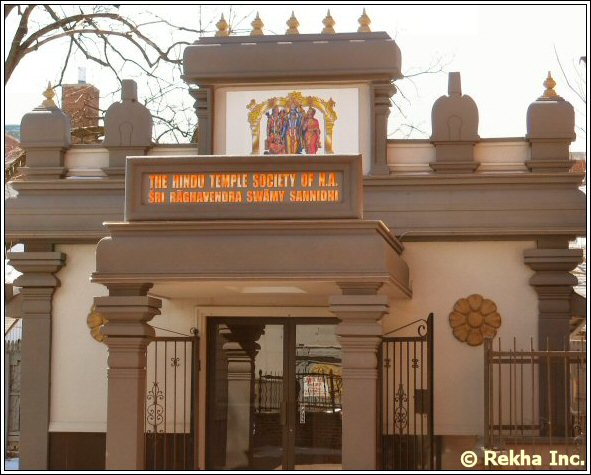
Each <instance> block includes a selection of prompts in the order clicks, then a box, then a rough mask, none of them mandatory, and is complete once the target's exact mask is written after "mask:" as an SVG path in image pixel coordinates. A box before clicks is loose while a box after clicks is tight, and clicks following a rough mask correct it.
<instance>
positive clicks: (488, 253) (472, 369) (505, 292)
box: [383, 241, 538, 435]
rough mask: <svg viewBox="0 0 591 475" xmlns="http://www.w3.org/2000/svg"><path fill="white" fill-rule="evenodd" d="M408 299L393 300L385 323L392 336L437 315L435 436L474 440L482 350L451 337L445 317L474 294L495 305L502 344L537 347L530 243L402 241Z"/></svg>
mask: <svg viewBox="0 0 591 475" xmlns="http://www.w3.org/2000/svg"><path fill="white" fill-rule="evenodd" d="M404 246H405V250H404V253H403V257H404V259H405V260H406V262H407V263H408V265H409V268H410V272H411V284H412V290H413V297H412V299H411V300H395V301H392V302H391V304H390V305H391V307H390V314H389V315H388V316H387V317H385V318H384V320H383V325H384V331H385V332H389V331H390V330H393V329H395V328H398V327H400V326H402V325H404V324H406V323H409V322H411V321H413V320H415V319H418V318H426V317H427V315H428V314H429V313H430V312H433V313H434V315H435V325H434V327H435V329H434V333H435V342H434V351H435V353H434V358H435V361H434V366H435V383H434V384H435V433H436V434H449V435H477V434H481V433H482V430H483V404H484V403H483V400H484V399H483V398H484V396H483V374H484V370H483V358H484V356H483V355H484V353H483V352H484V349H483V346H477V347H471V346H468V345H467V344H466V343H462V342H460V341H458V340H456V338H455V337H454V336H453V334H452V330H451V327H450V326H449V320H448V318H449V314H450V312H451V311H452V308H453V305H454V303H455V302H456V301H457V300H458V299H460V298H462V297H467V296H468V295H470V294H473V293H479V294H481V295H482V296H483V297H485V298H488V299H491V300H493V301H494V302H495V303H496V304H497V308H498V311H499V313H500V315H501V319H502V324H501V327H500V329H499V331H498V332H497V336H500V337H501V339H502V341H504V346H505V345H509V344H512V342H513V337H516V338H517V347H518V349H519V348H520V347H522V348H524V349H525V348H529V343H530V336H533V337H534V345H536V343H537V338H536V336H537V319H538V316H537V315H538V299H537V295H536V293H535V291H534V290H533V288H532V287H531V286H530V285H529V283H528V280H529V278H530V277H531V276H532V275H533V271H532V270H531V269H529V267H527V266H526V265H524V264H523V251H524V250H525V249H528V248H533V247H535V243H534V242H525V241H524V242H438V243H413V242H409V243H404Z"/></svg>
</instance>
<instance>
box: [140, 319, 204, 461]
mask: <svg viewBox="0 0 591 475" xmlns="http://www.w3.org/2000/svg"><path fill="white" fill-rule="evenodd" d="M193 330H194V329H192V330H191V333H193V336H177V337H163V336H159V337H156V338H154V340H153V341H152V342H150V344H149V345H148V353H147V356H148V364H147V375H146V417H145V436H146V454H145V457H146V458H145V460H146V470H195V469H198V464H199V461H198V445H197V442H198V438H197V434H198V419H197V414H198V413H199V412H198V409H199V408H198V401H199V398H198V389H199V388H198V381H199V336H198V335H197V332H196V331H193Z"/></svg>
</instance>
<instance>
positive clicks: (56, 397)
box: [49, 244, 195, 432]
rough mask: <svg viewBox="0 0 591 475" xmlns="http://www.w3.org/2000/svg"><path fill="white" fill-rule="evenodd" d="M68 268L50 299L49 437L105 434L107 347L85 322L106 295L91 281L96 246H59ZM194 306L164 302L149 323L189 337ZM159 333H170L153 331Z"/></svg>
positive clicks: (177, 301)
mask: <svg viewBox="0 0 591 475" xmlns="http://www.w3.org/2000/svg"><path fill="white" fill-rule="evenodd" d="M57 250H58V251H60V252H63V253H65V254H66V265H65V266H64V267H63V268H62V269H61V270H60V271H59V273H58V274H57V277H58V278H59V280H60V282H61V286H60V287H59V288H58V289H57V291H56V293H55V296H54V299H53V322H52V361H51V413H50V427H49V430H50V431H52V432H104V431H105V430H106V420H107V347H106V346H105V345H104V344H103V343H99V342H97V341H96V340H94V339H93V338H92V337H91V336H90V331H89V329H88V327H87V325H86V317H87V316H88V313H89V312H90V308H91V306H92V303H93V299H94V297H98V296H103V295H107V294H108V292H107V289H106V287H104V286H103V285H99V284H93V283H91V282H90V280H89V279H90V274H91V273H92V272H93V271H94V269H95V246H94V245H92V244H88V245H80V244H77V245H74V244H72V245H61V246H57ZM194 315H195V312H194V304H193V303H192V302H190V301H187V300H163V303H162V315H159V316H157V317H155V318H154V319H153V320H152V322H151V323H152V324H153V325H155V326H157V327H161V328H166V329H169V330H174V331H177V332H181V333H188V330H189V329H190V328H191V327H192V326H194V325H195V317H194ZM157 333H158V334H163V335H165V334H167V335H171V334H170V333H166V332H162V331H161V330H158V331H157Z"/></svg>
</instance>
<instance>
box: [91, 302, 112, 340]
mask: <svg viewBox="0 0 591 475" xmlns="http://www.w3.org/2000/svg"><path fill="white" fill-rule="evenodd" d="M107 322H108V320H107V319H106V318H105V316H104V315H103V314H102V313H99V312H97V310H96V306H95V305H94V304H93V305H92V307H91V309H90V313H89V314H88V316H87V317H86V325H87V326H88V328H89V329H90V336H92V338H94V339H95V340H96V341H98V342H99V343H104V342H105V335H103V334H102V333H101V328H102V327H103V325H104V324H105V323H107Z"/></svg>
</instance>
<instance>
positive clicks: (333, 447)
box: [206, 318, 342, 470]
mask: <svg viewBox="0 0 591 475" xmlns="http://www.w3.org/2000/svg"><path fill="white" fill-rule="evenodd" d="M337 322H338V320H336V319H330V318H328V319H327V318H324V319H310V318H289V319H286V318H263V319H262V318H211V319H209V322H208V328H207V331H208V338H207V341H208V358H207V361H208V365H207V380H208V384H207V387H208V391H207V398H208V400H207V407H208V413H207V442H206V468H207V469H210V470H211V469H250V470H272V469H312V470H314V469H315V470H322V469H326V470H334V469H340V468H341V447H342V424H341V419H342V411H341V409H342V405H341V388H342V372H341V369H342V351H341V346H340V344H339V342H338V340H337V337H336V331H335V330H336V324H337Z"/></svg>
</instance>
